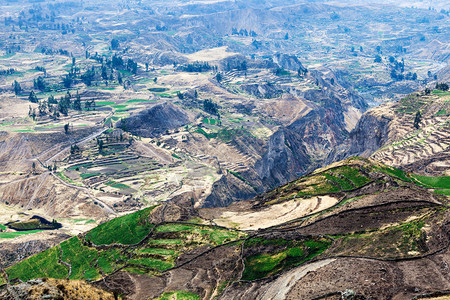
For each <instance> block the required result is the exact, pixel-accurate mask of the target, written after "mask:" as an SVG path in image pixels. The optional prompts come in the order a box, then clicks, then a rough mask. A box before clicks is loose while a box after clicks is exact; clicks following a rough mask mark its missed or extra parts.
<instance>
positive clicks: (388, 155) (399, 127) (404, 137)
mask: <svg viewBox="0 0 450 300" xmlns="http://www.w3.org/2000/svg"><path fill="white" fill-rule="evenodd" d="M449 116H450V93H449V92H448V91H441V90H433V91H430V92H429V93H425V92H422V93H413V94H411V95H409V96H408V97H406V98H403V99H402V100H400V101H398V102H391V103H387V104H385V105H382V106H380V107H377V108H374V109H371V110H370V111H368V112H367V113H366V114H364V115H363V116H362V118H361V120H360V121H359V122H358V124H357V126H356V128H355V129H354V130H353V131H352V132H351V133H350V139H349V141H348V143H347V145H345V146H344V147H343V148H344V149H345V150H343V152H344V153H343V154H342V152H341V153H340V154H338V157H339V156H340V157H342V156H349V155H364V156H370V157H372V158H373V159H376V160H378V161H381V162H383V163H385V164H388V165H391V166H394V167H401V168H403V169H405V170H408V171H413V170H414V171H417V172H419V173H421V174H424V175H427V174H431V175H445V174H447V175H449V174H448V170H449V167H450V152H449V151H450V148H449V147H450V119H449ZM341 151H342V150H341ZM338 153H339V151H338Z"/></svg>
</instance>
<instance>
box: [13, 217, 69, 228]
mask: <svg viewBox="0 0 450 300" xmlns="http://www.w3.org/2000/svg"><path fill="white" fill-rule="evenodd" d="M6 226H8V227H9V228H11V229H14V230H17V231H29V230H36V229H58V228H61V227H62V225H61V224H60V223H58V222H56V220H53V221H52V222H50V221H47V220H46V219H44V218H41V217H39V216H33V217H31V219H29V220H27V221H18V222H10V223H8V224H6Z"/></svg>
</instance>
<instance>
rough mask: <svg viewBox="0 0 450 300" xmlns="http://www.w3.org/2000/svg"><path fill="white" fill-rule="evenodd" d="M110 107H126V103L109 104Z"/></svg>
mask: <svg viewBox="0 0 450 300" xmlns="http://www.w3.org/2000/svg"><path fill="white" fill-rule="evenodd" d="M111 107H114V108H117V109H124V108H126V107H127V105H126V104H115V105H111Z"/></svg>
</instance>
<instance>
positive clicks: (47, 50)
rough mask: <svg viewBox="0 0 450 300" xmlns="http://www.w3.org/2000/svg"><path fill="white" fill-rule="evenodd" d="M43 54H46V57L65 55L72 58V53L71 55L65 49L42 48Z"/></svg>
mask: <svg viewBox="0 0 450 300" xmlns="http://www.w3.org/2000/svg"><path fill="white" fill-rule="evenodd" d="M41 53H42V54H46V55H54V54H59V55H64V56H72V53H70V52H69V51H67V50H64V49H58V50H54V49H50V48H42V49H41Z"/></svg>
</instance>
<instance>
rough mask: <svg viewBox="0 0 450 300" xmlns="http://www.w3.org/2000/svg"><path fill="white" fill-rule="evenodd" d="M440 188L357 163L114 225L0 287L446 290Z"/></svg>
mask: <svg viewBox="0 0 450 300" xmlns="http://www.w3.org/2000/svg"><path fill="white" fill-rule="evenodd" d="M444 181H448V177H442V178H439V179H438V178H433V177H425V176H420V175H415V174H412V173H407V172H404V171H401V170H398V169H395V168H392V167H389V166H386V165H384V164H381V163H378V162H376V161H374V160H371V159H364V158H358V157H352V158H349V159H346V160H344V161H341V162H338V163H334V164H332V165H330V166H327V167H326V168H323V169H319V170H316V171H314V172H313V173H311V174H309V175H307V176H304V177H301V178H299V179H297V180H294V181H292V182H290V183H288V184H287V185H284V186H281V187H279V188H277V189H274V190H272V191H270V192H267V193H265V194H263V195H261V196H258V197H256V198H255V199H253V200H249V201H241V202H238V203H235V204H232V205H231V206H230V207H228V208H221V209H217V208H214V209H212V208H200V209H196V208H194V207H193V203H192V200H191V199H190V198H183V197H180V198H179V199H177V200H176V201H173V202H167V203H165V204H161V205H157V206H154V207H151V208H147V209H144V210H142V211H139V212H137V213H133V214H130V215H126V216H123V217H119V218H116V219H114V220H111V221H108V222H106V223H103V224H101V225H99V226H98V227H96V228H94V229H92V230H91V231H89V232H87V233H85V234H82V235H79V236H76V237H72V238H70V239H69V240H67V241H65V242H63V243H61V244H59V245H58V246H56V247H53V248H50V249H48V250H46V251H44V252H42V253H40V254H37V255H35V256H32V257H30V258H27V259H25V260H23V261H21V262H19V263H17V264H15V265H13V266H11V267H9V268H7V269H5V272H4V276H3V279H2V280H3V281H4V282H7V281H9V282H15V281H17V280H21V281H29V280H34V279H35V278H41V277H48V278H55V279H64V278H69V279H73V280H77V279H87V280H88V281H90V282H91V283H92V284H93V285H95V286H97V287H99V288H102V289H106V290H109V291H110V292H114V293H116V294H122V295H125V296H126V297H127V298H130V299H146V298H150V299H156V298H162V299H164V297H170V296H171V295H177V297H181V298H183V297H192V298H193V299H198V298H202V299H209V298H214V297H217V298H218V299H237V298H239V299H255V297H256V298H261V299H273V298H276V299H291V298H292V299H294V298H295V299H299V298H308V299H313V298H314V299H316V298H321V297H322V298H323V297H329V299H338V298H339V297H341V295H350V296H351V295H354V296H356V297H358V299H369V298H373V297H376V298H378V299H392V298H396V299H410V298H412V297H414V296H420V295H424V294H436V293H439V292H445V291H447V290H449V288H450V287H449V282H448V280H447V279H446V277H445V276H446V274H447V271H446V264H445V263H444V262H445V260H446V259H447V256H448V255H449V254H448V253H449V252H448V246H449V241H450V239H449V235H448V218H449V214H448V206H447V204H448V199H447V198H446V197H445V196H443V195H440V193H441V192H443V191H444V192H445V190H443V189H441V187H440V184H442V183H444ZM430 182H434V184H433V186H432V187H430ZM439 182H440V183H439ZM32 282H33V281H29V283H28V284H21V285H17V286H15V289H16V290H17V289H24V290H27V289H31V288H32V287H33V283H32ZM55 282H58V281H55ZM47 284H50V283H49V282H47ZM69 288H70V287H68V286H66V285H65V288H64V290H65V291H66V292H69V291H68V289H69ZM11 295H13V294H12V291H11V290H6V291H3V295H2V297H10V296H11Z"/></svg>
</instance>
